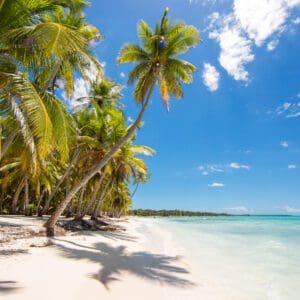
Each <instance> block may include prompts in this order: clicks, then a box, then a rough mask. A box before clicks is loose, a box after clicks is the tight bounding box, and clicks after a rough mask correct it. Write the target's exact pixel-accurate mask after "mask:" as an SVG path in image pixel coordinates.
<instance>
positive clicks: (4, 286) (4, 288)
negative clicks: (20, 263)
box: [0, 280, 20, 294]
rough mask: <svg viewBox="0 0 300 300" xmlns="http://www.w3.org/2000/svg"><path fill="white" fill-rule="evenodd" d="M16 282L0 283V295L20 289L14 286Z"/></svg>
mask: <svg viewBox="0 0 300 300" xmlns="http://www.w3.org/2000/svg"><path fill="white" fill-rule="evenodd" d="M16 283H17V282H16V281H11V280H7V281H0V294H8V293H11V292H13V291H15V290H18V289H20V287H16V286H14V285H15V284H16Z"/></svg>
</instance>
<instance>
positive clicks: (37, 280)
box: [0, 217, 215, 300]
mask: <svg viewBox="0 0 300 300" xmlns="http://www.w3.org/2000/svg"><path fill="white" fill-rule="evenodd" d="M1 223H10V224H13V225H22V226H30V228H31V229H32V230H34V231H36V232H39V231H40V230H41V228H42V227H41V225H42V222H41V221H38V220H36V219H33V218H21V217H9V218H8V217H0V224H1ZM119 223H120V224H121V225H122V226H124V227H125V228H126V229H127V230H126V231H125V232H85V233H74V234H68V235H66V236H61V237H57V238H54V239H52V242H53V245H50V246H46V247H41V246H43V245H45V244H46V242H47V239H46V238H44V237H35V238H26V239H18V240H14V241H11V242H10V243H4V244H0V299H7V300H23V299H24V300H35V299H43V300H50V299H51V300H54V299H55V300H57V299H64V300H69V299H70V300H71V299H72V300H77V299H78V300H79V299H80V300H82V299H89V300H93V299H97V300H99V299H108V300H109V299H157V300H158V299H185V300H188V299H200V298H199V297H200V294H201V297H202V296H204V295H205V298H201V299H215V298H211V297H209V295H210V292H208V293H207V291H206V288H203V287H202V288H201V285H199V283H197V278H195V276H194V275H193V273H192V270H191V266H189V264H188V262H186V261H185V259H184V257H179V256H178V255H181V254H182V253H180V249H179V248H177V246H176V245H175V244H174V241H173V240H172V237H171V236H170V235H169V234H168V232H165V231H164V230H162V229H160V228H158V226H157V225H155V222H153V221H152V220H151V219H147V220H145V219H139V218H130V219H123V220H121V221H120V222H119ZM0 238H1V236H0ZM30 245H35V246H36V247H30ZM199 288H200V290H199Z"/></svg>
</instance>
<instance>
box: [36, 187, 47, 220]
mask: <svg viewBox="0 0 300 300" xmlns="http://www.w3.org/2000/svg"><path fill="white" fill-rule="evenodd" d="M45 192H46V188H43V191H42V193H41V194H40V197H39V201H38V204H37V206H36V211H37V215H38V217H42V216H43V214H42V212H41V210H40V207H41V203H42V201H43V198H44V195H45Z"/></svg>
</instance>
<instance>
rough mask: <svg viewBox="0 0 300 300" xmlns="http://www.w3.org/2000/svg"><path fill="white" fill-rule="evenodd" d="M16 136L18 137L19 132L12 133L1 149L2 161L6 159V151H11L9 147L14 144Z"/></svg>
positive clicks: (0, 156)
mask: <svg viewBox="0 0 300 300" xmlns="http://www.w3.org/2000/svg"><path fill="white" fill-rule="evenodd" d="M16 136H17V131H15V132H14V133H12V134H11V135H10V136H9V137H8V138H7V139H5V142H4V143H3V146H2V147H1V153H0V160H1V159H2V158H3V157H4V155H5V153H6V151H7V150H8V149H9V146H10V145H11V144H12V142H13V141H14V139H15V137H16Z"/></svg>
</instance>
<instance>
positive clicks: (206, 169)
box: [198, 162, 251, 176]
mask: <svg viewBox="0 0 300 300" xmlns="http://www.w3.org/2000/svg"><path fill="white" fill-rule="evenodd" d="M240 169H243V170H247V171H249V170H250V169H251V167H250V166H249V165H245V164H240V163H236V162H232V163H228V164H211V165H202V166H199V167H198V171H200V172H201V174H202V175H204V176H207V175H209V174H214V173H224V172H230V171H233V170H240Z"/></svg>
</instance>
